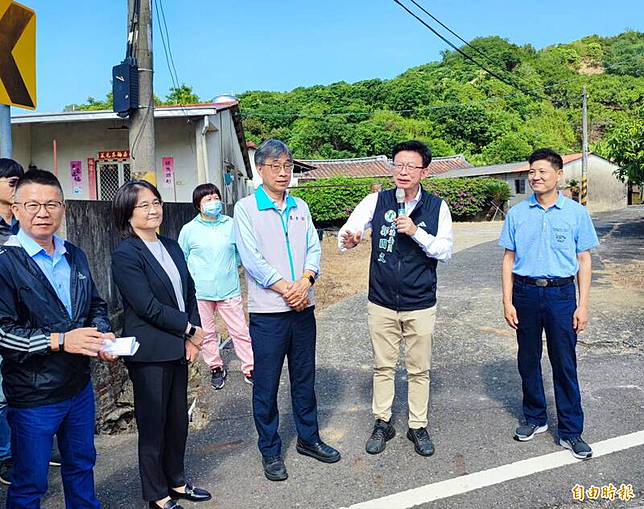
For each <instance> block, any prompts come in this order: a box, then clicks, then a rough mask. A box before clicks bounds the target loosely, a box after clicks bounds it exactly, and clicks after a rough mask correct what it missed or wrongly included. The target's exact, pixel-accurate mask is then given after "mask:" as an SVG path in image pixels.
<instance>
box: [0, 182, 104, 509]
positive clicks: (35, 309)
mask: <svg viewBox="0 0 644 509" xmlns="http://www.w3.org/2000/svg"><path fill="white" fill-rule="evenodd" d="M12 211H13V214H14V215H15V217H16V218H17V219H18V221H19V223H20V230H19V231H18V233H17V234H16V235H15V236H12V237H11V238H9V240H8V241H7V242H6V243H5V245H4V246H2V247H0V353H2V356H3V363H2V375H3V378H4V383H3V388H4V393H5V396H6V398H7V402H8V404H9V411H8V420H9V425H10V427H11V434H12V450H13V460H14V479H13V483H12V484H11V486H10V488H9V491H8V494H7V507H11V508H32V507H39V506H40V500H41V499H42V497H43V495H44V494H45V493H46V491H47V471H48V466H49V458H50V453H51V446H52V441H53V437H54V435H57V436H58V440H59V447H60V452H61V456H62V469H61V474H62V478H63V485H64V491H65V505H66V507H67V508H75V509H76V508H98V507H100V505H99V503H98V501H97V500H96V496H95V493H94V478H93V468H94V463H95V460H96V452H95V449H94V396H93V390H92V385H91V383H90V367H89V357H100V358H101V359H104V360H112V359H111V357H109V356H107V355H106V354H104V353H103V352H102V351H101V350H102V348H103V346H104V344H105V341H107V340H110V339H113V337H114V336H113V335H112V334H110V333H108V331H109V330H110V323H109V320H108V318H107V305H106V304H105V302H104V301H103V300H102V299H101V298H100V297H99V295H98V292H97V290H96V286H95V285H94V282H93V280H92V277H91V274H90V272H89V265H88V262H87V258H86V257H85V254H84V253H83V252H82V251H81V250H80V249H79V248H77V247H76V246H74V245H72V244H70V243H69V242H65V241H63V240H62V239H61V238H59V237H57V236H56V235H54V233H55V232H56V231H57V230H58V228H59V227H60V224H61V222H62V219H63V216H64V213H65V203H64V201H63V193H62V189H61V187H60V183H59V182H58V179H57V178H56V177H55V176H54V175H53V174H51V173H49V172H46V171H43V170H30V171H28V172H27V173H25V175H24V176H23V177H21V178H20V179H19V181H18V183H17V185H16V194H15V202H14V203H13V205H12Z"/></svg>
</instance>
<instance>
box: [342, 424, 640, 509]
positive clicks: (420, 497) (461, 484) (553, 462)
mask: <svg viewBox="0 0 644 509" xmlns="http://www.w3.org/2000/svg"><path fill="white" fill-rule="evenodd" d="M641 445H644V430H642V431H636V432H635V433H630V434H628V435H622V436H619V437H615V438H609V439H608V440H603V441H601V442H597V443H595V444H592V445H591V447H592V449H593V459H591V460H588V461H595V460H594V458H598V457H600V456H605V455H607V454H611V453H614V452H618V451H623V450H625V449H631V448H633V447H639V446H641ZM578 461H580V460H577V459H575V458H574V457H573V456H572V454H570V452H569V451H567V450H562V451H560V452H553V453H550V454H544V455H543V456H537V457H535V458H530V459H527V460H521V461H516V462H514V463H509V464H507V465H501V466H500V467H495V468H490V469H488V470H482V471H481V472H475V473H473V474H468V475H464V476H461V477H456V478H453V479H447V480H445V481H440V482H435V483H432V484H427V485H425V486H420V487H418V488H413V489H410V490H406V491H401V492H400V493H394V494H392V495H387V496H386V497H382V498H377V499H374V500H369V501H367V502H360V503H358V504H354V505H352V506H349V507H348V508H343V509H407V508H410V507H415V506H418V505H420V504H426V503H427V502H433V501H435V500H440V499H443V498H449V497H453V496H455V495H461V494H463V493H467V492H469V491H473V490H477V489H480V488H484V487H486V486H493V485H495V484H500V483H503V482H506V481H510V480H512V479H518V478H520V477H526V476H529V475H532V474H536V473H537V472H545V471H547V470H552V469H554V468H559V467H563V466H565V465H571V464H573V463H577V462H578Z"/></svg>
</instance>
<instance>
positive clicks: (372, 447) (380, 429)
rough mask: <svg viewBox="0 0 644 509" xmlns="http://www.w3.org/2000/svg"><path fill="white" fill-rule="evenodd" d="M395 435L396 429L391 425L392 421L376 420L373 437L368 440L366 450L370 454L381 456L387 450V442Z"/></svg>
mask: <svg viewBox="0 0 644 509" xmlns="http://www.w3.org/2000/svg"><path fill="white" fill-rule="evenodd" d="M395 435H396V428H394V427H393V425H392V424H391V420H389V421H383V420H382V419H376V423H375V424H374V426H373V431H372V432H371V436H370V437H369V440H367V445H366V446H365V450H366V451H367V452H368V453H369V454H380V453H381V452H382V451H384V450H385V447H386V446H387V442H388V441H389V440H391V439H392V438H394V436H395Z"/></svg>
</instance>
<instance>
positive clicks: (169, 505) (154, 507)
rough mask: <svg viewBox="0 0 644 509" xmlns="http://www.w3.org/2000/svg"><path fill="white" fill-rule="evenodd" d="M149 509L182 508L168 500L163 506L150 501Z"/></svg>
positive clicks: (174, 501) (173, 501) (175, 502)
mask: <svg viewBox="0 0 644 509" xmlns="http://www.w3.org/2000/svg"><path fill="white" fill-rule="evenodd" d="M150 509H183V506H180V505H179V503H178V502H177V501H176V500H173V499H170V500H168V501H167V502H166V503H165V504H163V506H160V505H159V504H157V503H156V502H154V501H152V502H150Z"/></svg>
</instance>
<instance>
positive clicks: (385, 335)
mask: <svg viewBox="0 0 644 509" xmlns="http://www.w3.org/2000/svg"><path fill="white" fill-rule="evenodd" d="M367 312H368V324H369V335H370V336H371V344H372V346H373V359H374V371H373V404H372V409H373V413H374V416H375V417H376V419H382V420H383V421H388V420H389V419H390V418H391V406H392V404H393V401H394V392H395V385H394V380H395V377H396V364H397V362H398V356H399V353H400V343H401V341H402V342H403V344H404V345H405V367H406V369H407V393H408V397H407V400H408V405H409V420H408V424H409V427H410V428H421V427H426V426H427V409H428V404H429V367H430V364H431V357H432V336H433V334H434V324H435V322H436V306H432V307H431V308H428V309H420V310H418V311H393V310H391V309H388V308H385V307H382V306H378V305H377V304H373V303H372V302H369V304H368V307H367Z"/></svg>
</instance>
